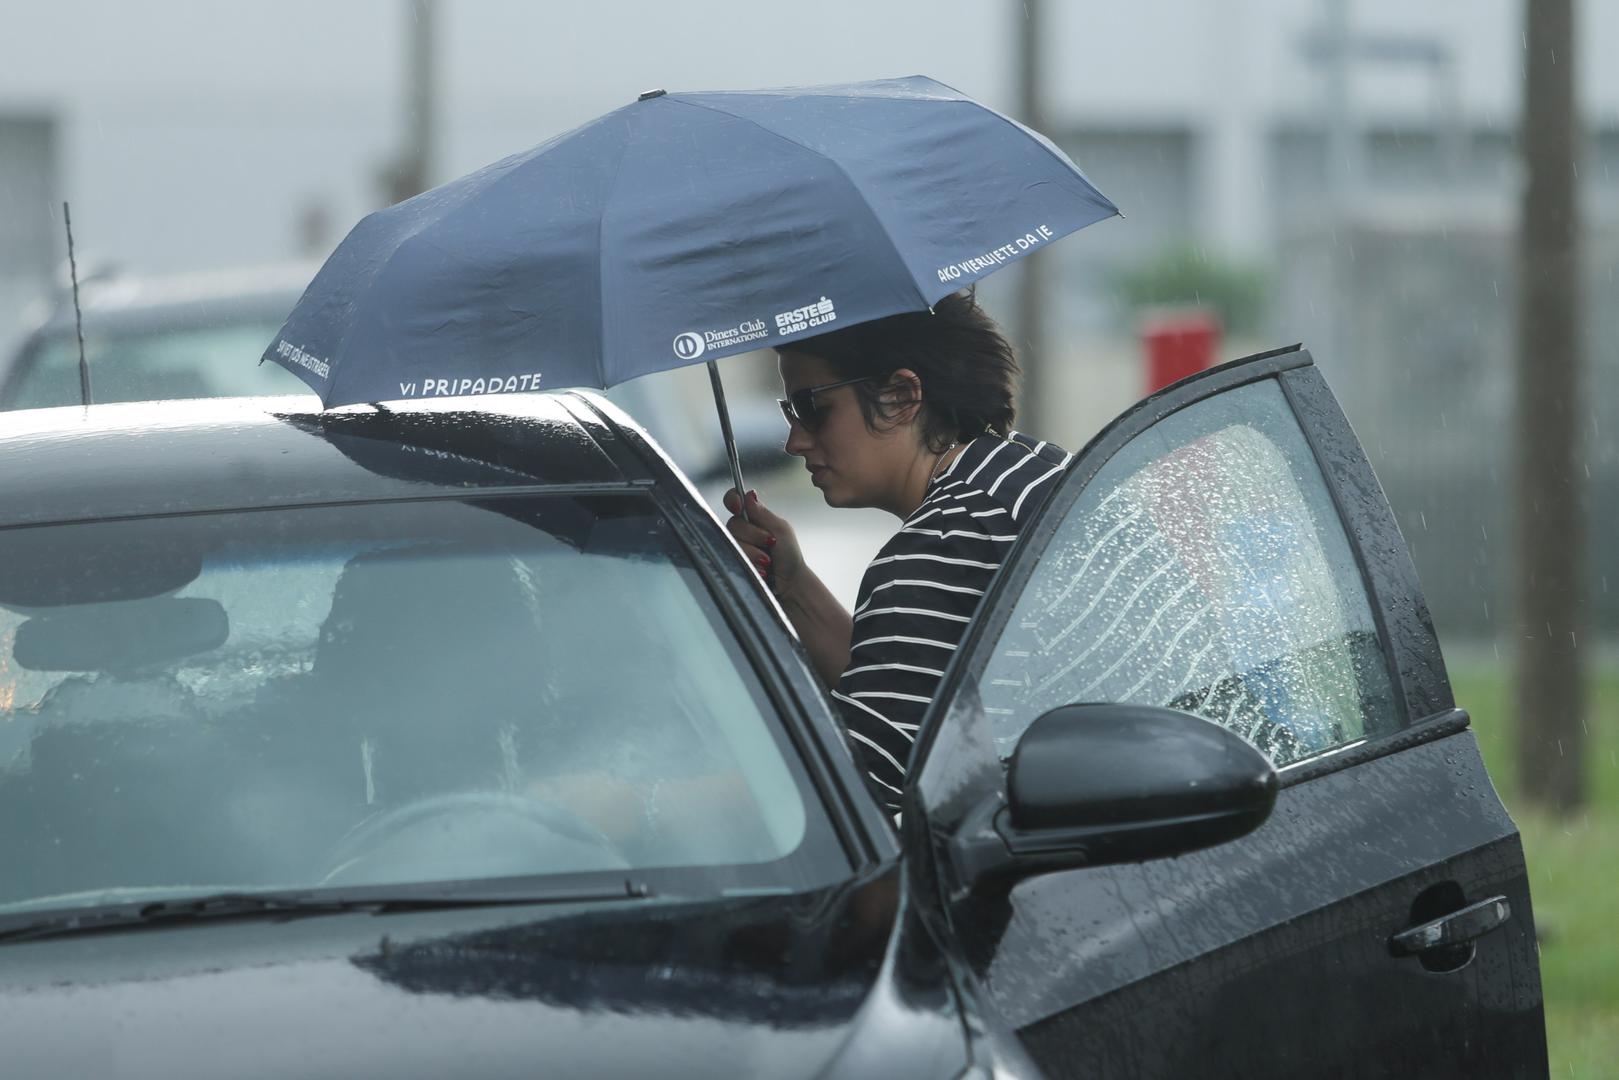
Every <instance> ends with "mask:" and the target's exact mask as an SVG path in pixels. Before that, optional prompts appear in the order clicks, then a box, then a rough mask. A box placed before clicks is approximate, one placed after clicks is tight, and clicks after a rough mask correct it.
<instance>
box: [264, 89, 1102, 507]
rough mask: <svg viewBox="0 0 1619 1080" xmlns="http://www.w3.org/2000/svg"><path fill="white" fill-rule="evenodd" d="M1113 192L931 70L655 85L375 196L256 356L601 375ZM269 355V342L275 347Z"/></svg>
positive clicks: (690, 347)
mask: <svg viewBox="0 0 1619 1080" xmlns="http://www.w3.org/2000/svg"><path fill="white" fill-rule="evenodd" d="M1117 213H1118V210H1117V209H1116V208H1115V207H1114V205H1113V204H1112V203H1111V202H1110V201H1108V199H1107V198H1106V197H1105V196H1103V195H1102V194H1101V193H1100V192H1099V191H1097V189H1096V188H1095V187H1094V186H1093V185H1092V184H1091V183H1090V181H1089V180H1087V179H1086V178H1085V176H1084V174H1083V173H1082V172H1081V171H1080V170H1079V168H1078V166H1076V165H1075V164H1074V163H1073V162H1072V161H1070V160H1069V159H1068V157H1067V156H1066V155H1064V154H1063V153H1062V151H1060V150H1058V149H1057V148H1056V147H1055V146H1053V145H1052V144H1051V143H1050V142H1049V141H1048V140H1046V139H1045V138H1044V137H1043V136H1041V135H1039V134H1037V133H1035V132H1033V131H1030V130H1029V129H1028V128H1025V127H1023V126H1022V125H1020V124H1018V123H1016V122H1014V121H1012V120H1010V119H1008V118H1006V117H1004V116H1002V115H1000V114H998V113H996V112H994V111H992V110H990V109H988V108H986V107H984V106H983V105H980V104H978V103H977V102H975V101H973V100H971V99H970V98H968V97H966V96H965V95H963V94H961V93H960V92H958V91H956V90H953V89H951V88H950V87H947V86H944V85H943V84H941V83H938V82H935V81H933V80H932V79H928V78H924V77H921V76H914V77H911V78H904V79H890V80H883V81H877V82H867V83H852V84H846V85H839V86H820V87H807V88H795V89H783V90H761V91H755V92H714V93H676V94H669V93H665V92H664V91H662V90H654V91H650V92H648V93H646V94H642V95H641V97H640V99H639V100H637V101H636V102H634V103H632V104H630V105H627V106H625V107H623V108H620V109H617V110H615V111H614V112H611V113H608V114H607V115H605V116H602V117H600V118H598V119H596V120H593V121H591V122H590V123H587V124H585V125H583V126H582V127H579V128H576V129H574V130H573V131H570V132H568V133H566V134H564V135H559V136H557V137H556V138H554V139H551V140H550V141H548V142H545V143H542V144H541V145H539V146H537V147H535V148H534V149H532V150H528V151H526V152H524V153H520V154H516V155H514V156H512V157H509V158H506V159H505V160H503V161H499V162H496V163H495V164H493V165H489V166H487V167H485V168H483V169H480V170H478V171H477V172H474V173H470V174H468V175H467V176H464V177H462V178H460V179H458V180H454V181H451V182H450V183H447V184H445V185H443V186H442V187H438V188H435V189H433V190H432V191H428V192H424V193H423V194H421V195H418V196H416V197H415V198H412V199H408V200H406V201H405V202H402V203H399V204H396V205H394V206H391V207H388V208H387V209H385V210H380V211H378V212H376V213H373V214H370V215H369V216H367V217H365V218H364V219H362V220H361V221H360V222H359V224H357V225H356V226H355V227H354V229H353V230H352V231H351V232H350V233H349V234H348V236H347V237H345V238H344V240H343V242H342V243H341V244H339V245H338V247H337V249H336V250H335V251H334V252H333V253H332V255H331V257H330V258H329V259H327V261H326V263H325V265H324V266H322V267H321V269H320V271H319V272H318V273H317V274H316V275H315V277H314V279H313V281H311V282H310V284H309V287H308V289H307V290H306V291H305V292H304V294H303V297H302V298H301V299H300V300H299V301H298V303H297V305H296V306H295V307H294V308H293V311H292V313H291V315H289V316H288V318H287V321H286V323H285V325H284V326H283V327H282V328H281V331H280V333H279V334H277V335H276V338H275V340H274V341H273V342H272V343H271V345H270V347H269V349H268V350H267V351H266V352H265V354H264V357H263V359H267V360H272V361H274V362H276V363H279V364H282V365H283V366H285V367H287V368H288V369H289V370H291V371H292V372H293V373H294V374H295V375H297V376H299V377H300V378H302V379H303V380H304V381H305V382H306V383H308V384H309V386H310V387H311V388H313V389H314V390H315V392H316V393H318V394H319V395H320V398H321V401H322V403H323V404H324V405H326V406H328V407H330V406H336V405H343V404H350V403H355V402H378V401H391V400H398V399H415V398H436V397H445V396H452V395H479V394H503V393H517V392H525V391H533V390H550V389H561V388H564V387H578V386H588V387H598V388H603V389H605V388H607V387H610V386H613V385H615V384H617V383H620V382H623V381H625V380H628V379H632V378H635V377H637V376H640V375H647V374H650V373H653V372H657V371H663V370H667V369H671V368H676V367H682V366H685V365H688V364H694V363H698V362H706V363H708V365H709V375H710V378H711V379H712V381H713V386H714V393H715V399H716V404H717V405H718V407H719V411H720V419H721V426H722V429H723V434H724V437H725V441H726V447H727V450H728V452H729V454H730V458H731V463H732V472H733V475H734V478H735V480H736V483H737V487H738V490H740V489H741V484H742V481H741V470H740V466H739V465H738V463H737V457H736V450H735V442H734V439H733V438H732V436H731V432H730V419H729V415H728V413H727V411H726V409H725V405H724V394H723V388H722V387H721V385H720V380H719V372H718V369H717V368H716V367H714V366H713V361H714V360H716V359H718V358H720V357H723V356H726V355H729V354H732V353H739V352H746V351H749V350H753V349H761V348H768V347H772V346H779V345H783V344H786V343H788V342H791V341H794V340H796V339H798V338H803V337H811V336H814V335H816V334H821V333H825V332H827V331H829V330H832V329H836V328H839V327H842V326H847V325H850V324H855V323H860V322H865V321H868V320H871V319H877V318H881V317H883V316H885V315H892V314H895V313H897V312H901V311H917V310H923V309H931V307H932V305H933V304H934V303H935V302H936V301H937V300H939V299H940V298H941V297H943V296H945V295H947V294H949V293H951V292H954V291H956V290H958V289H961V288H963V287H964V286H966V285H969V284H971V283H972V282H974V281H977V280H978V279H979V278H981V277H983V276H984V275H986V274H989V273H991V272H993V271H994V270H997V269H999V268H1000V267H1001V266H1003V265H1005V264H1006V263H1008V262H1011V261H1013V260H1016V259H1018V258H1020V257H1022V256H1024V255H1027V254H1030V253H1031V252H1034V251H1037V250H1040V249H1042V248H1044V247H1046V246H1048V245H1049V244H1050V243H1051V242H1052V241H1054V240H1056V239H1058V238H1060V237H1062V236H1064V235H1066V234H1068V233H1071V232H1073V231H1075V230H1077V229H1080V228H1083V227H1084V226H1086V225H1089V224H1091V223H1093V222H1096V221H1099V220H1101V219H1103V218H1106V217H1111V216H1113V215H1115V214H1117ZM261 362H262V361H261Z"/></svg>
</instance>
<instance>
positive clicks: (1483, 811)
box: [0, 350, 1546, 1080]
mask: <svg viewBox="0 0 1619 1080" xmlns="http://www.w3.org/2000/svg"><path fill="white" fill-rule="evenodd" d="M0 460H3V461H5V462H6V463H7V468H5V469H4V470H3V471H0V646H3V648H0V866H3V867H4V868H5V869H4V871H3V873H0V961H3V963H0V1045H3V1046H4V1048H5V1050H4V1053H5V1060H6V1070H7V1072H8V1073H9V1074H11V1075H18V1076H46V1075H49V1076H69V1075H118V1076H131V1077H146V1076H152V1077H156V1076H164V1077H177V1076H221V1075H230V1076H260V1075H262V1076H277V1077H288V1076H345V1077H347V1076H358V1075H378V1076H433V1077H442V1076H449V1075H455V1076H465V1077H485V1076H507V1075H513V1076H516V1075H523V1076H533V1075H543V1076H569V1077H571V1076H641V1075H659V1076H703V1077H709V1076H749V1077H752V1076H760V1077H805V1076H853V1077H859V1076H871V1077H882V1078H885V1080H890V1078H896V1077H913V1076H914V1077H960V1076H971V1077H991V1076H995V1077H1031V1076H1037V1075H1045V1076H1052V1077H1060V1076H1164V1077H1169V1076H1174V1077H1181V1076H1242V1077H1254V1076H1278V1077H1280V1076H1315V1075H1321V1076H1329V1075H1333V1076H1335V1075H1374V1076H1385V1075H1387V1076H1439V1075H1447V1076H1469V1077H1473V1076H1488V1075H1512V1076H1538V1075H1544V1074H1545V1070H1546V1053H1545V1037H1544V1029H1543V1021H1542V1016H1541V993H1540V980H1539V970H1538V963H1537V953H1536V948H1535V940H1534V922H1533V917H1532V914H1531V910H1530V898H1529V891H1528V885H1527V882H1526V877H1525V870H1524V861H1523V854H1522V850H1521V847H1520V844H1519V840H1518V834H1517V830H1516V828H1515V827H1514V825H1513V823H1512V821H1511V820H1510V819H1509V818H1508V816H1507V814H1506V812H1505V811H1504V810H1503V808H1502V806H1501V804H1500V802H1499V801H1498V800H1497V798H1496V795H1495V792H1494V790H1493V788H1492V787H1491V785H1490V781H1489V778H1488V777H1487V775H1486V774H1485V771H1484V768H1483V765H1482V763H1481V761H1480V759H1479V755H1478V750H1477V747H1476V744H1475V742H1474V739H1473V736H1472V734H1471V733H1470V732H1469V731H1468V717H1467V714H1466V713H1465V712H1463V711H1461V710H1460V709H1459V708H1457V706H1456V704H1455V702H1454V701H1453V700H1452V696H1451V690H1450V686H1449V683H1448V682H1447V679H1446V674H1445V666H1444V661H1443V659H1442V657H1441V655H1440V651H1439V645H1438V642H1437V641H1436V640H1435V638H1434V633H1433V628H1432V625H1431V622H1430V620H1429V618H1428V614H1427V611H1426V609H1425V606H1424V603H1423V600H1422V596H1421V591H1420V589H1419V587H1418V584H1417V580H1416V577H1415V575H1414V573H1413V570H1412V566H1411V562H1410V559H1409V558H1408V556H1407V553H1406V549H1405V545H1404V542H1403V541H1402V539H1401V537H1400V535H1399V532H1398V531H1397V529H1396V527H1395V524H1394V521H1393V518H1392V516H1391V514H1390V511H1389V508H1388V506H1387V505H1386V504H1385V502H1384V499H1383V496H1382V493H1381V491H1380V489H1379V487H1378V484H1377V482H1376V480H1375V479H1374V478H1373V476H1372V473H1371V471H1370V469H1369V467H1368V465H1367V463H1366V460H1365V458H1364V456H1363V455H1362V454H1361V451H1360V449H1359V446H1358V444H1357V443H1356V441H1355V438H1354V436H1353V434H1352V433H1351V432H1350V430H1349V428H1348V426H1347V424H1346V423H1345V420H1344V418H1343V416H1342V414H1341V413H1340V412H1339V410H1338V408H1337V406H1336V404H1335V403H1334V401H1333V399H1332V397H1331V395H1330V393H1329V392H1328V390H1327V388H1326V386H1325V384H1324V382H1323V381H1322V379H1321V377H1320V375H1319V374H1318V372H1317V371H1316V369H1315V368H1314V367H1313V366H1312V363H1311V360H1310V357H1309V355H1308V354H1307V353H1305V352H1302V351H1297V350H1294V351H1285V352H1282V353H1278V354H1267V355H1264V356H1260V357H1254V358H1250V359H1248V360H1244V361H1239V362H1236V363H1234V364H1229V365H1226V366H1224V367H1222V368H1218V369H1215V370H1213V371H1210V372H1207V373H1204V374H1203V375H1201V376H1198V377H1195V378H1193V379H1191V380H1188V381H1186V382H1184V383H1181V384H1177V385H1176V386H1174V387H1171V388H1170V389H1168V390H1166V391H1163V392H1161V393H1159V394H1158V395H1155V396H1154V397H1152V398H1150V399H1148V400H1147V401H1145V402H1143V403H1141V404H1139V405H1138V406H1136V407H1135V408H1134V409H1132V410H1131V411H1130V412H1129V413H1127V414H1126V415H1124V416H1123V417H1121V418H1120V419H1119V420H1118V421H1116V422H1115V423H1114V424H1113V425H1112V426H1111V427H1110V428H1109V429H1107V430H1106V431H1105V432H1104V433H1103V434H1102V435H1101V436H1099V437H1098V438H1097V439H1096V440H1095V441H1094V442H1093V443H1092V444H1091V445H1090V446H1089V447H1088V448H1087V449H1086V450H1085V451H1084V452H1083V453H1081V454H1080V455H1078V456H1077V457H1076V459H1075V461H1074V462H1073V464H1072V465H1071V467H1070V469H1069V472H1068V474H1067V476H1066V477H1065V478H1064V480H1063V483H1062V486H1061V488H1060V489H1059V490H1058V491H1057V492H1056V493H1055V494H1054V495H1053V496H1052V498H1051V500H1050V501H1049V502H1048V504H1047V505H1046V506H1045V507H1044V508H1043V509H1042V510H1041V512H1040V516H1039V517H1038V518H1037V519H1036V520H1035V521H1034V522H1033V523H1032V524H1031V525H1030V526H1029V527H1028V528H1027V530H1026V532H1025V533H1024V535H1023V536H1022V538H1021V539H1020V540H1019V542H1018V545H1017V548H1016V551H1015V552H1014V553H1013V554H1012V555H1011V557H1010V559H1009V561H1008V563H1007V564H1006V566H1005V567H1004V569H1003V570H1002V572H1001V573H1000V575H999V576H998V578H997V580H996V584H995V585H994V587H993V588H992V590H991V592H990V593H989V594H988V595H987V596H986V597H985V600H984V603H983V607H982V608H981V610H980V615H979V618H978V619H977V620H975V622H974V624H973V626H972V627H971V628H970V630H969V632H968V635H967V636H966V638H965V639H964V640H963V642H962V644H961V646H960V648H959V650H958V651H957V653H956V655H955V658H954V660H953V661H952V663H951V664H950V667H949V669H948V671H947V672H946V675H945V678H944V681H943V683H942V685H941V690H940V694H939V697H938V699H937V700H936V701H935V703H934V706H933V708H932V711H931V713H930V714H929V716H928V718H927V720H926V722H925V723H924V725H923V728H922V731H921V733H920V735H919V739H918V742H917V746H916V751H915V755H914V758H913V761H912V770H911V776H910V782H909V785H908V788H907V791H906V794H905V799H904V809H903V812H902V813H901V815H900V820H899V822H898V824H897V827H896V824H895V823H894V822H892V821H890V820H889V819H888V818H886V817H885V816H884V815H883V813H882V812H881V811H880V810H879V809H878V806H877V804H876V802H875V801H874V800H873V799H872V798H871V796H870V795H869V794H868V792H867V791H866V790H865V789H864V788H863V787H862V782H861V778H860V776H859V774H858V773H857V771H856V770H855V768H854V767H853V765H852V763H851V760H850V758H849V755H848V753H847V751H846V749H845V747H844V746H843V745H842V742H841V736H840V729H839V726H838V722H837V720H836V718H835V715H834V713H833V711H832V710H831V708H830V706H829V702H828V700H827V698H826V695H825V694H824V692H823V690H822V689H821V687H820V686H819V685H818V684H817V682H816V680H815V678H814V676H813V675H812V672H811V668H810V665H809V663H808V661H807V659H806V657H805V655H804V653H803V650H802V649H801V647H800V646H799V645H798V643H797V642H796V641H795V639H794V637H793V635H792V632H791V630H790V629H789V627H788V624H787V623H786V621H785V620H784V619H783V617H782V614H781V612H780V610H779V609H778V608H777V607H776V605H775V603H774V601H773V600H772V598H771V597H770V596H769V595H768V593H767V592H766V591H765V590H764V589H763V587H762V585H761V583H760V582H759V581H758V579H757V577H756V576H755V575H754V573H753V572H752V570H751V569H750V568H749V567H748V565H747V564H746V562H745V561H744V560H743V559H742V558H741V557H740V554H739V552H738V551H737V549H736V548H735V547H734V546H733V545H732V544H731V542H730V540H729V539H728V537H727V535H726V533H725V532H724V530H723V529H722V527H721V526H720V524H719V523H718V522H717V521H716V520H715V518H714V517H713V516H712V514H711V512H710V511H708V510H707V509H706V508H705V507H704V506H703V505H702V503H701V502H700V501H699V500H698V499H697V498H696V497H695V494H694V492H693V490H692V489H691V488H690V487H689V485H687V484H686V483H685V481H684V479H683V478H682V477H681V475H680V474H678V473H677V472H675V471H674V470H673V469H672V468H671V466H670V465H669V464H668V462H667V460H666V459H665V458H663V456H662V455H661V453H660V452H659V451H658V450H657V449H656V448H655V446H654V445H653V444H651V443H650V441H649V440H647V439H646V438H645V437H644V436H643V435H642V433H641V432H640V431H639V429H638V428H636V427H635V426H634V425H633V424H632V423H631V422H629V421H628V420H627V418H626V417H625V416H624V415H623V414H621V413H619V412H618V411H617V410H616V409H614V408H613V407H612V406H611V405H609V404H608V403H606V402H605V401H604V400H603V399H601V398H599V397H596V396H594V395H583V394H562V395H555V396H551V395H541V396H524V397H521V398H518V397H513V398H508V399H497V400H491V399H485V400H484V401H480V402H479V403H478V406H477V407H476V408H475V409H474V408H473V407H471V406H465V405H462V406H457V405H456V404H454V403H439V404H428V403H423V404H416V405H412V406H410V407H409V408H408V409H399V410H395V409H393V408H385V409H370V408H361V407H355V408H350V409H345V410H338V411H334V412H330V413H324V414H323V413H316V412H311V411H309V410H308V409H307V406H306V402H305V401H304V400H299V399H259V400H243V401H202V402H168V403H163V404H161V405H113V406H105V407H103V406H97V407H95V408H92V409H89V410H85V409H78V408H74V409H60V410H38V411H31V412H20V413H13V414H9V415H7V416H5V417H0ZM1211 721H1212V722H1211ZM1261 751H1262V752H1261Z"/></svg>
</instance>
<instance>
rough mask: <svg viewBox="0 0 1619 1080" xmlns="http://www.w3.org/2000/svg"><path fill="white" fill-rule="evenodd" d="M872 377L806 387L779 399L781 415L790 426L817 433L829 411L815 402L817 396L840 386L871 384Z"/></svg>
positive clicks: (865, 376)
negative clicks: (794, 425) (795, 425)
mask: <svg viewBox="0 0 1619 1080" xmlns="http://www.w3.org/2000/svg"><path fill="white" fill-rule="evenodd" d="M870 381H871V376H869V375H862V376H860V377H859V378H858V379H844V380H843V381H842V382H831V383H825V384H823V385H821V386H806V387H804V389H802V390H794V391H793V392H792V393H791V394H789V395H787V396H786V397H784V398H777V399H776V404H777V405H780V406H781V415H783V416H785V417H786V418H787V423H788V424H797V425H798V426H799V427H801V428H803V429H804V430H805V431H815V430H816V429H817V428H819V427H820V426H821V424H822V423H824V422H825V421H826V413H827V410H826V409H824V408H822V407H821V406H820V405H819V404H817V403H816V401H815V395H816V394H819V393H820V392H821V391H823V390H836V389H837V388H838V387H840V386H853V385H854V384H855V383H861V382H870Z"/></svg>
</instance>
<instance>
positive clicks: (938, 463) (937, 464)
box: [928, 442, 961, 484]
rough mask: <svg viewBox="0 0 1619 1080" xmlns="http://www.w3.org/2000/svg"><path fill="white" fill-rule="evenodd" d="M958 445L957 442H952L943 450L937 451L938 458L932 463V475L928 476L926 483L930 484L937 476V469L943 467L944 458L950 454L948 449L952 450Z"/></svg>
mask: <svg viewBox="0 0 1619 1080" xmlns="http://www.w3.org/2000/svg"><path fill="white" fill-rule="evenodd" d="M960 445H961V444H960V443H959V442H953V443H951V444H950V445H949V446H947V447H945V448H944V449H943V450H941V451H939V460H938V461H935V462H934V463H933V475H932V476H930V477H928V483H930V484H931V483H933V481H935V480H937V479H938V478H939V470H940V469H942V468H944V459H945V458H947V457H949V456H950V451H952V450H954V449H955V448H956V447H958V446H960Z"/></svg>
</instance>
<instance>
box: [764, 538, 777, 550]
mask: <svg viewBox="0 0 1619 1080" xmlns="http://www.w3.org/2000/svg"><path fill="white" fill-rule="evenodd" d="M775 546H776V538H775V537H774V536H767V537H765V547H770V548H773V547H775Z"/></svg>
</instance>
